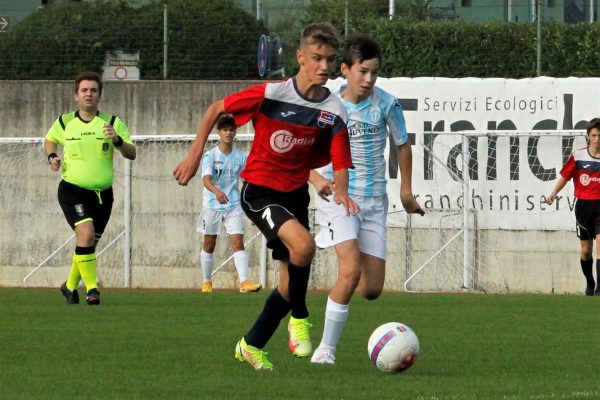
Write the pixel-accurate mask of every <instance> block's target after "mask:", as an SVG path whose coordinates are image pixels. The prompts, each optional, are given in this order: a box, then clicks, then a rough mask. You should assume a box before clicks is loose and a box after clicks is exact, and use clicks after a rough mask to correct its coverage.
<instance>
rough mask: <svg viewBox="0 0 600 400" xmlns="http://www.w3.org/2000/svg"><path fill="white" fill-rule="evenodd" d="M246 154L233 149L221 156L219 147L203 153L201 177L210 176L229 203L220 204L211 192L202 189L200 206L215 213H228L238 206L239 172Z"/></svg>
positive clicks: (244, 161)
mask: <svg viewBox="0 0 600 400" xmlns="http://www.w3.org/2000/svg"><path fill="white" fill-rule="evenodd" d="M247 156H248V155H247V154H246V153H244V152H242V151H239V150H237V149H236V148H235V146H234V147H233V150H232V151H231V153H230V154H223V153H222V152H221V150H220V149H219V146H215V147H213V148H212V149H210V150H208V151H207V152H206V153H204V157H202V177H205V176H206V175H210V176H211V177H212V182H213V184H214V185H215V186H216V187H218V188H219V190H220V191H222V192H223V193H225V194H226V195H227V198H229V203H227V204H220V203H219V202H218V201H217V197H216V196H215V194H214V193H213V192H211V191H210V190H208V189H206V188H204V191H203V192H202V193H203V194H202V205H203V206H204V207H206V208H210V209H212V210H215V211H228V210H230V209H232V208H234V207H236V206H237V205H239V204H240V189H239V180H240V172H241V171H242V169H244V166H245V165H246V158H247Z"/></svg>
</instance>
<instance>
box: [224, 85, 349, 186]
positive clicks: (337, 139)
mask: <svg viewBox="0 0 600 400" xmlns="http://www.w3.org/2000/svg"><path fill="white" fill-rule="evenodd" d="M224 104H225V110H226V111H227V112H228V113H231V114H233V116H234V117H235V122H236V124H237V125H238V126H241V125H243V124H245V123H246V122H248V121H249V120H252V124H253V125H254V142H253V143H252V148H251V149H250V153H249V155H248V160H247V162H246V167H245V168H244V170H243V171H242V173H241V177H242V178H243V179H244V180H246V181H248V182H250V183H253V184H255V185H260V186H266V187H269V188H272V189H275V190H279V191H282V192H290V191H292V190H294V189H297V188H299V187H300V186H302V185H304V184H305V183H306V182H307V180H308V176H309V174H310V170H311V169H314V168H318V167H321V166H323V165H326V164H328V163H329V162H332V163H333V168H334V171H336V170H340V169H345V168H352V159H351V157H350V142H349V139H348V130H347V127H346V121H347V114H346V110H345V108H344V106H343V105H342V103H341V102H340V101H339V99H338V98H337V97H336V96H334V95H332V94H331V93H328V95H327V96H326V97H325V98H324V99H322V100H318V101H315V100H311V99H308V98H306V97H304V96H302V95H301V94H300V93H299V91H298V89H297V87H296V80H295V78H292V79H289V80H286V81H283V82H276V83H264V84H261V85H256V86H252V87H250V88H248V89H245V90H243V91H241V92H239V93H235V94H232V95H229V96H227V97H226V98H225V100H224Z"/></svg>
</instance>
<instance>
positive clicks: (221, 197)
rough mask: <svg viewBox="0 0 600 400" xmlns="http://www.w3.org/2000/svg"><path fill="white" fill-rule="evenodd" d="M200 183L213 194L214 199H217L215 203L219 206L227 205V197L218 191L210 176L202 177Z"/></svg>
mask: <svg viewBox="0 0 600 400" xmlns="http://www.w3.org/2000/svg"><path fill="white" fill-rule="evenodd" d="M202 182H203V183H204V187H205V188H207V189H208V190H210V191H211V192H213V193H214V195H215V197H216V198H217V201H218V202H219V204H227V203H229V199H228V198H227V195H226V194H225V193H223V192H222V191H221V189H219V188H218V187H216V186H215V184H214V183H213V181H212V176H210V175H204V176H203V177H202Z"/></svg>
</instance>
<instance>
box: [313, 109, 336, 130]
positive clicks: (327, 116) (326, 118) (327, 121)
mask: <svg viewBox="0 0 600 400" xmlns="http://www.w3.org/2000/svg"><path fill="white" fill-rule="evenodd" d="M334 122H335V114H332V113H330V112H327V111H321V114H320V115H319V119H317V126H318V127H319V128H324V127H325V126H327V125H330V126H333V123H334Z"/></svg>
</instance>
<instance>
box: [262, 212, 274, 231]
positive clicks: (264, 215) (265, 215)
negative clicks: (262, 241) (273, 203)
mask: <svg viewBox="0 0 600 400" xmlns="http://www.w3.org/2000/svg"><path fill="white" fill-rule="evenodd" d="M262 218H263V219H264V220H265V221H267V223H268V224H269V227H270V228H271V229H273V227H274V226H275V224H274V223H273V218H271V209H270V208H268V207H267V208H265V211H263V213H262Z"/></svg>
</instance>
